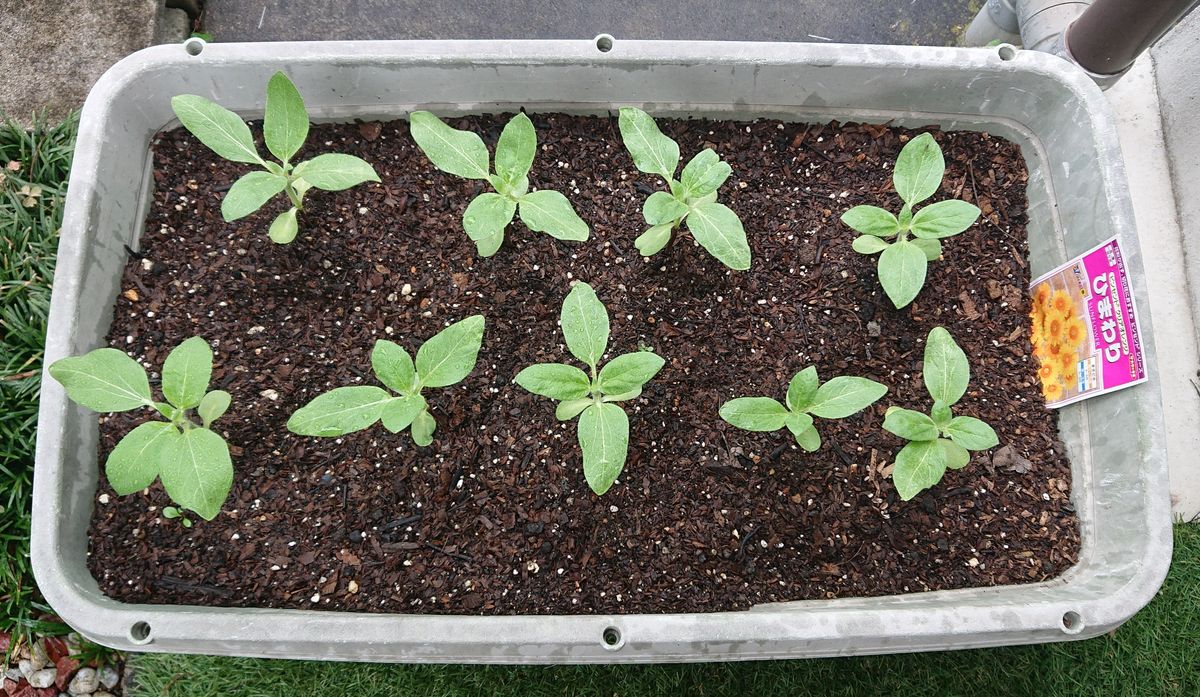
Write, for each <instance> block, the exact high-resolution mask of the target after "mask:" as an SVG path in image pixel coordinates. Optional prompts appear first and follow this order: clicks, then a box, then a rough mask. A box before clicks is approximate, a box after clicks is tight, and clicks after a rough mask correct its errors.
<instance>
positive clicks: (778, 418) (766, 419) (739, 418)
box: [719, 397, 791, 431]
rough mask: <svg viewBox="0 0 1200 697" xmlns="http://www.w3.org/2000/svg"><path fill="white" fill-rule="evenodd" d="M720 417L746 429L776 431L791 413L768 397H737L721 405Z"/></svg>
mask: <svg viewBox="0 0 1200 697" xmlns="http://www.w3.org/2000/svg"><path fill="white" fill-rule="evenodd" d="M719 413H720V415H721V418H722V419H724V420H726V421H728V422H729V423H731V424H733V425H734V426H737V427H738V428H740V429H743V430H746V431H778V430H779V429H781V428H783V426H784V424H785V423H786V422H787V420H788V416H789V415H791V413H790V412H788V410H787V407H785V406H783V405H782V404H780V403H779V402H776V401H775V400H773V399H771V398H770V397H739V398H737V399H731V400H729V401H728V402H725V403H724V404H722V405H721V410H720V412H719Z"/></svg>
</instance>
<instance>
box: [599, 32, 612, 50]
mask: <svg viewBox="0 0 1200 697" xmlns="http://www.w3.org/2000/svg"><path fill="white" fill-rule="evenodd" d="M612 47H613V38H612V36H611V35H609V34H601V35H599V36H597V37H596V50H597V51H599V52H601V53H608V52H609V51H611V50H612Z"/></svg>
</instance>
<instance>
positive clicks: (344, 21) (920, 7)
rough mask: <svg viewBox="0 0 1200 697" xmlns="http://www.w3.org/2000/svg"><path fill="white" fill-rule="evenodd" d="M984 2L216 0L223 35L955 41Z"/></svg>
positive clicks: (212, 1) (210, 22) (212, 11)
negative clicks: (601, 36)
mask: <svg viewBox="0 0 1200 697" xmlns="http://www.w3.org/2000/svg"><path fill="white" fill-rule="evenodd" d="M981 4H982V3H981V2H980V0H826V1H825V2H814V1H813V0H803V1H800V0H790V1H789V0H765V1H764V0H751V1H749V2H745V1H742V2H735V1H731V0H652V1H646V0H638V1H635V0H608V1H603V0H599V1H597V0H504V1H501V0H477V1H475V2H464V1H463V0H391V1H388V0H342V1H338V2H329V1H328V0H208V4H207V8H206V10H205V19H204V26H205V29H206V31H209V32H211V33H212V34H213V36H214V37H215V39H216V40H217V41H305V40H315V39H516V38H528V39H572V38H575V39H577V38H590V37H592V36H595V35H596V34H600V33H608V34H612V35H613V36H615V37H617V38H618V39H620V38H628V39H721V40H758V41H841V42H850V43H883V44H923V45H952V44H954V43H956V42H957V37H958V35H959V34H960V33H961V32H962V30H963V28H964V27H965V25H966V24H968V23H969V22H970V21H971V18H972V17H973V16H974V14H975V10H978V9H979V7H980V6H981Z"/></svg>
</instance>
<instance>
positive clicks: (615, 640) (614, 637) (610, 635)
mask: <svg viewBox="0 0 1200 697" xmlns="http://www.w3.org/2000/svg"><path fill="white" fill-rule="evenodd" d="M602 636H603V641H604V648H606V649H609V650H611V651H616V650H617V649H619V648H621V647H622V646H624V645H625V639H624V638H623V637H622V636H621V630H619V629H617V628H616V627H605V628H604V634H603V635H602Z"/></svg>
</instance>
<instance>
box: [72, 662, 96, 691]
mask: <svg viewBox="0 0 1200 697" xmlns="http://www.w3.org/2000/svg"><path fill="white" fill-rule="evenodd" d="M99 687H100V680H99V678H98V677H97V676H96V669H95V668H80V669H79V672H78V673H76V674H75V677H74V678H71V683H70V684H69V685H67V692H68V693H70V694H72V695H75V696H76V697H79V696H80V695H90V694H91V693H93V692H95V691H96V689H97V688H99Z"/></svg>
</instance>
